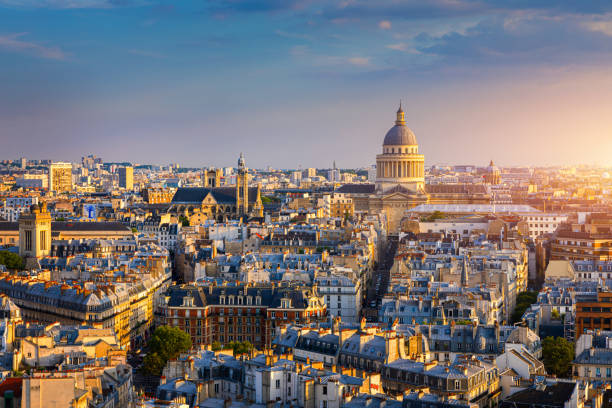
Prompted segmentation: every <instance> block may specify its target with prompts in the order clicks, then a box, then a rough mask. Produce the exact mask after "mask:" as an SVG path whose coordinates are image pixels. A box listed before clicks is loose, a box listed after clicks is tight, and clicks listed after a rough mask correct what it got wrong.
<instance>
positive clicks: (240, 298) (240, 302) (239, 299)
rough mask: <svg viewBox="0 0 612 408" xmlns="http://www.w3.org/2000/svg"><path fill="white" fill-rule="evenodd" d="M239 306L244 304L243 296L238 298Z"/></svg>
mask: <svg viewBox="0 0 612 408" xmlns="http://www.w3.org/2000/svg"><path fill="white" fill-rule="evenodd" d="M238 304H239V305H241V304H242V296H238Z"/></svg>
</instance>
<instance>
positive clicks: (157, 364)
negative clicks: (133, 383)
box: [142, 353, 166, 375]
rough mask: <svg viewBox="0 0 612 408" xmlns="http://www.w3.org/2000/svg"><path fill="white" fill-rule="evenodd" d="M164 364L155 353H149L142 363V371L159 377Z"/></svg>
mask: <svg viewBox="0 0 612 408" xmlns="http://www.w3.org/2000/svg"><path fill="white" fill-rule="evenodd" d="M165 366H166V362H165V361H164V360H163V359H162V358H161V357H160V356H159V354H157V353H149V354H147V355H146V357H145V358H144V361H143V362H142V369H143V370H144V371H145V372H146V373H148V374H152V375H160V374H161V372H162V370H163V369H164V367H165Z"/></svg>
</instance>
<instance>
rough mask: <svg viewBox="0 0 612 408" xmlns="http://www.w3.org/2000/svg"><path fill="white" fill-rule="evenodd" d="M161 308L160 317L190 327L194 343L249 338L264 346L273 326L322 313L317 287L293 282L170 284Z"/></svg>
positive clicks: (321, 318)
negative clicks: (293, 283) (235, 284)
mask: <svg viewBox="0 0 612 408" xmlns="http://www.w3.org/2000/svg"><path fill="white" fill-rule="evenodd" d="M163 309H164V310H163V314H164V317H163V319H164V320H165V322H164V323H165V324H167V325H168V326H173V327H179V328H181V329H182V330H184V331H185V332H187V333H189V334H190V335H191V340H192V341H193V344H194V346H199V345H209V344H212V343H213V342H214V341H218V342H220V343H221V344H227V343H229V342H231V341H249V342H250V343H252V344H253V345H254V346H255V348H258V349H263V348H264V347H268V346H269V345H270V342H271V341H272V338H273V337H274V334H275V329H276V327H278V326H283V325H286V324H308V323H316V322H318V321H325V320H326V319H327V317H326V316H327V308H326V306H325V303H324V301H323V298H322V297H321V296H319V295H318V293H316V290H313V288H310V287H303V286H296V285H287V286H275V285H257V286H252V285H249V284H244V285H237V286H191V285H175V286H171V287H170V288H169V289H168V291H167V292H166V297H165V306H164V308H163Z"/></svg>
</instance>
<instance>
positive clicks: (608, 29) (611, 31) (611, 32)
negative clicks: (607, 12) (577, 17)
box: [585, 21, 612, 37]
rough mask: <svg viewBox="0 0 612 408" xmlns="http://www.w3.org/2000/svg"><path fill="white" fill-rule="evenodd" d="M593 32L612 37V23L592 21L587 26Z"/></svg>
mask: <svg viewBox="0 0 612 408" xmlns="http://www.w3.org/2000/svg"><path fill="white" fill-rule="evenodd" d="M585 26H586V28H587V29H589V30H591V31H597V32H600V33H603V34H605V35H608V36H611V37H612V21H592V22H588V23H586V24H585Z"/></svg>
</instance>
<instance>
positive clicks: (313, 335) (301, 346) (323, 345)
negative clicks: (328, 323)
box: [295, 331, 339, 356]
mask: <svg viewBox="0 0 612 408" xmlns="http://www.w3.org/2000/svg"><path fill="white" fill-rule="evenodd" d="M338 343H339V341H338V335H336V334H325V335H323V336H321V335H320V334H319V332H316V331H310V332H308V333H306V334H304V335H302V336H300V338H299V339H298V341H297V344H296V345H295V349H298V350H305V351H311V352H314V353H319V354H327V355H330V356H335V355H336V352H337V351H338Z"/></svg>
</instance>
